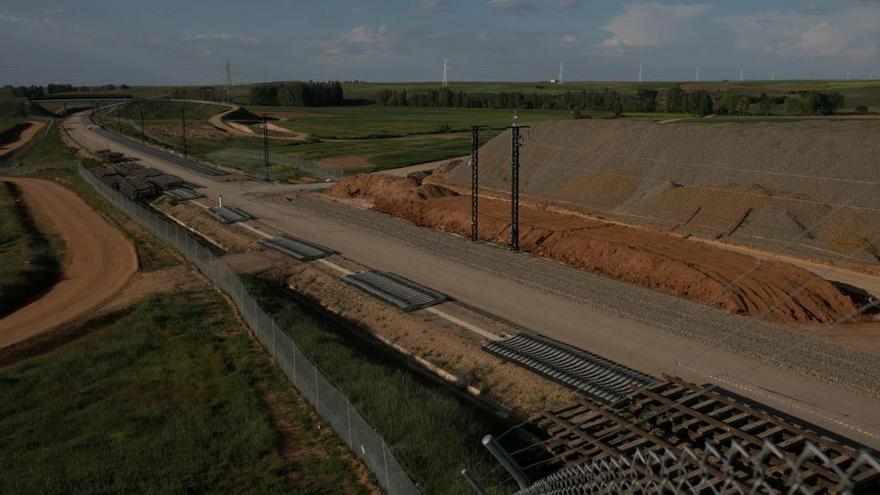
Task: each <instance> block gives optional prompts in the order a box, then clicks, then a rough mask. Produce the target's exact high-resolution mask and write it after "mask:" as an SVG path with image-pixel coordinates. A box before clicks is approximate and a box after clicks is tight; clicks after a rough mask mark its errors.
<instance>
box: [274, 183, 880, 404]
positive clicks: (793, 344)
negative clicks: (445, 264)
mask: <svg viewBox="0 0 880 495" xmlns="http://www.w3.org/2000/svg"><path fill="white" fill-rule="evenodd" d="M289 199H290V201H291V202H292V203H293V205H294V206H295V207H296V208H298V209H300V208H301V209H305V210H310V211H312V212H314V213H315V214H319V215H322V216H329V217H331V218H333V219H334V220H337V221H340V222H343V223H349V224H356V225H358V226H359V227H362V228H366V229H369V230H371V231H374V232H377V233H381V234H383V235H387V236H389V237H391V238H394V239H395V240H397V241H399V242H402V243H404V244H407V245H410V246H413V247H416V248H419V249H421V250H425V251H428V252H430V253H432V254H434V255H438V256H442V257H445V258H448V259H450V260H455V261H457V262H460V263H464V264H467V265H470V266H473V267H475V268H478V269H481V270H486V271H489V272H492V273H495V274H497V275H500V276H503V277H507V278H510V279H513V280H516V281H517V282H519V283H522V284H525V285H528V286H531V287H534V288H538V289H541V290H543V291H546V292H548V293H551V294H554V295H558V296H564V297H566V298H569V299H571V300H574V301H577V302H579V303H583V304H586V305H589V306H592V307H594V308H596V309H600V310H602V311H608V312H611V313H614V314H617V315H620V316H623V317H625V318H630V319H634V320H636V321H639V322H642V323H645V324H650V325H651V326H654V327H657V328H660V329H662V330H664V331H667V332H670V333H672V334H675V335H677V336H680V337H685V338H687V339H692V340H696V341H698V342H702V343H707V344H712V345H715V346H718V347H720V348H722V349H725V350H728V351H732V352H735V353H737V354H740V355H743V356H745V357H748V358H751V359H756V360H759V361H762V362H767V363H773V364H775V365H777V366H779V367H781V368H785V369H791V370H795V371H797V372H799V373H804V374H807V375H810V376H814V377H816V378H819V379H820V380H822V381H825V382H829V383H843V384H846V385H847V386H848V387H849V388H852V389H854V390H857V391H861V392H866V393H869V394H871V395H872V396H874V397H877V396H880V390H878V389H877V388H876V383H878V380H880V363H878V360H877V359H876V357H875V356H871V355H868V354H864V353H860V352H856V351H852V350H850V349H847V348H845V347H843V346H839V345H836V344H833V343H829V342H827V341H825V340H818V339H812V338H810V337H809V336H808V335H805V334H803V333H798V332H795V331H790V330H787V329H784V328H781V327H778V326H773V325H768V324H765V323H760V322H757V321H755V320H751V319H747V318H742V317H736V316H729V315H724V314H721V313H720V312H718V311H717V310H715V309H712V308H709V307H704V306H700V305H697V304H694V303H691V302H689V301H685V300H683V299H680V298H677V297H673V296H669V295H666V294H661V293H658V292H656V291H652V290H648V289H643V288H639V287H635V286H633V285H631V284H626V283H624V282H619V281H615V280H611V279H608V278H605V277H600V276H596V275H592V274H589V273H585V272H581V271H579V270H575V269H572V268H569V267H565V266H563V265H561V264H558V263H554V262H551V261H547V260H543V259H539V258H534V257H530V256H524V255H522V254H516V253H511V252H509V251H507V250H505V249H503V248H488V247H487V246H486V245H485V244H476V245H475V244H472V243H470V242H469V241H467V240H465V239H463V238H461V237H458V236H453V235H450V234H447V233H444V232H439V231H434V230H431V229H427V228H420V227H416V226H415V225H412V224H411V223H409V222H407V221H404V220H400V219H397V218H393V217H390V216H387V215H384V214H380V213H376V212H372V211H368V210H363V209H356V208H352V207H349V206H346V205H343V204H339V203H336V202H334V201H329V200H325V199H321V198H317V197H314V195H302V194H300V195H297V196H291V197H289ZM780 349H793V350H792V351H791V352H789V353H786V354H782V355H781V354H780V353H779V352H778V351H779V350H780Z"/></svg>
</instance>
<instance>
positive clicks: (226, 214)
mask: <svg viewBox="0 0 880 495" xmlns="http://www.w3.org/2000/svg"><path fill="white" fill-rule="evenodd" d="M208 214H209V215H211V216H212V217H214V218H215V219H217V221H218V222H220V223H237V222H244V221H246V220H250V219H251V218H253V217H252V216H251V215H250V214H249V213H247V212H246V211H244V210H242V209H240V208H236V207H234V206H218V207H215V208H208Z"/></svg>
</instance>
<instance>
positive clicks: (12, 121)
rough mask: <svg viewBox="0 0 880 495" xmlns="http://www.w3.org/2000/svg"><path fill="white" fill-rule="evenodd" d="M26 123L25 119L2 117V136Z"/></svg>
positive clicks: (0, 121)
mask: <svg viewBox="0 0 880 495" xmlns="http://www.w3.org/2000/svg"><path fill="white" fill-rule="evenodd" d="M22 122H24V119H21V118H16V117H0V134H3V133H4V132H6V131H8V130H9V129H12V128H13V127H15V126H17V125H18V124H21V123H22Z"/></svg>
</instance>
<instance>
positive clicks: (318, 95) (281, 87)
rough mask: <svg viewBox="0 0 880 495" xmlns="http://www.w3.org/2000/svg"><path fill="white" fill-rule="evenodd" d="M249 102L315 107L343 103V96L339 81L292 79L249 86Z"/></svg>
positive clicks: (265, 104) (266, 104)
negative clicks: (290, 80)
mask: <svg viewBox="0 0 880 495" xmlns="http://www.w3.org/2000/svg"><path fill="white" fill-rule="evenodd" d="M250 102H251V104H252V105H260V106H279V105H281V106H288V107H317V106H334V105H343V104H345V97H344V95H343V92H342V83H340V82H339V81H328V82H314V81H308V82H302V81H292V82H284V83H272V84H257V85H254V86H251V90H250Z"/></svg>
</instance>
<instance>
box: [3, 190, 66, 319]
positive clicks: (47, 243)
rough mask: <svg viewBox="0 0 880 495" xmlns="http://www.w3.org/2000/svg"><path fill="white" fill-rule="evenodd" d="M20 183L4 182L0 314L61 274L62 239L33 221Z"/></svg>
mask: <svg viewBox="0 0 880 495" xmlns="http://www.w3.org/2000/svg"><path fill="white" fill-rule="evenodd" d="M18 198H19V191H18V187H17V186H15V185H14V184H12V183H11V182H0V318H2V317H3V316H5V315H7V314H9V313H12V312H13V311H15V310H16V309H18V308H20V307H21V306H23V305H24V304H27V303H28V302H30V301H31V300H33V299H34V298H35V297H37V296H39V295H40V294H42V293H43V292H45V291H46V290H48V289H49V288H50V287H52V285H53V284H55V282H57V281H58V278H59V276H60V267H59V264H58V252H59V251H60V249H61V246H60V243H59V242H58V241H54V242H53V240H52V239H51V238H50V237H49V236H47V235H45V234H43V233H41V232H40V231H39V230H37V228H36V227H35V226H34V224H33V220H32V218H31V217H30V213H29V212H28V210H27V208H26V207H25V206H24V203H21V202H19V201H18Z"/></svg>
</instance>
